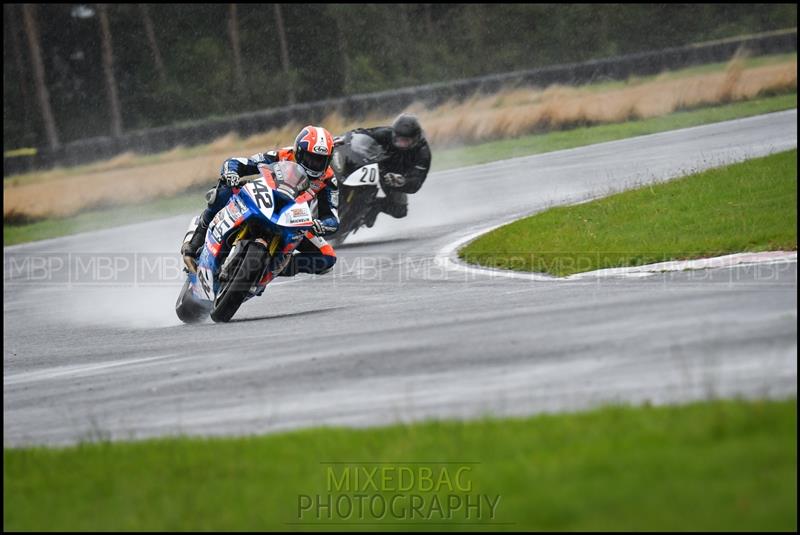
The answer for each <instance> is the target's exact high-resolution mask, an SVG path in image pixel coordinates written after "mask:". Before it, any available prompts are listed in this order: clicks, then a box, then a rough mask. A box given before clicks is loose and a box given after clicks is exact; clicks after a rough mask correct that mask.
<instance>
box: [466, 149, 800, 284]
mask: <svg viewBox="0 0 800 535" xmlns="http://www.w3.org/2000/svg"><path fill="white" fill-rule="evenodd" d="M778 249H783V250H787V249H788V250H796V249H797V149H794V150H790V151H786V152H782V153H778V154H773V155H771V156H767V157H764V158H756V159H753V160H748V161H745V162H742V163H739V164H734V165H730V166H726V167H722V168H717V169H711V170H709V171H705V172H702V173H698V174H695V175H691V176H688V177H683V178H681V179H677V180H672V181H669V182H666V183H662V184H657V185H652V186H645V187H641V188H638V189H635V190H630V191H626V192H623V193H618V194H615V195H611V196H609V197H605V198H603V199H599V200H596V201H592V202H589V203H585V204H580V205H576V206H564V207H556V208H551V209H549V210H546V211H544V212H542V213H540V214H537V215H534V216H531V217H527V218H525V219H521V220H519V221H515V222H514V223H511V224H509V225H505V226H503V227H501V228H499V229H496V230H494V231H492V232H490V233H488V234H485V235H483V236H481V237H480V238H478V239H477V240H475V241H473V242H472V243H470V244H468V245H467V246H466V247H465V248H463V249H462V250H461V251H459V256H460V257H461V258H463V259H464V260H466V261H468V262H474V263H477V264H482V265H485V266H492V267H499V268H505V269H515V270H520V271H536V272H545V273H550V274H553V275H559V276H564V275H570V274H573V273H578V272H583V271H591V270H594V269H602V268H610V267H620V266H633V265H642V264H650V263H654V262H662V261H666V260H679V259H689V258H701V257H707V256H717V255H722V254H726V253H734V252H739V251H766V250H778Z"/></svg>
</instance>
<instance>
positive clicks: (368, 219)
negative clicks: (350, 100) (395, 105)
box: [353, 113, 431, 227]
mask: <svg viewBox="0 0 800 535" xmlns="http://www.w3.org/2000/svg"><path fill="white" fill-rule="evenodd" d="M353 133H358V134H366V135H368V136H370V137H371V138H372V139H374V140H375V141H376V142H377V143H378V144H379V145H380V146H381V147H382V148H383V150H384V153H385V157H384V158H383V159H382V160H381V161H380V162H378V168H379V171H380V177H381V186H382V187H383V191H384V192H386V197H385V198H382V199H379V200H378V202H376V203H375V205H374V206H373V208H372V209H371V210H370V211H369V212H368V213H367V215H366V216H365V218H364V223H365V225H366V226H367V227H371V226H372V225H374V224H375V218H376V217H378V214H379V213H380V212H383V213H386V214H389V215H390V216H392V217H394V218H397V219H400V218H403V217H406V215H407V214H408V197H407V194H409V193H416V192H417V191H419V189H420V188H421V187H422V183H423V182H425V178H427V176H428V171H429V170H430V167H431V149H430V147H429V146H428V140H427V139H425V133H424V132H423V131H422V127H421V126H420V124H419V120H418V119H417V117H416V116H414V115H412V114H410V113H401V114H400V115H399V116H398V117H397V118H396V119H395V120H394V122H393V123H392V126H378V127H375V128H358V129H355V130H353Z"/></svg>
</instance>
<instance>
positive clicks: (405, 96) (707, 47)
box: [3, 28, 797, 176]
mask: <svg viewBox="0 0 800 535" xmlns="http://www.w3.org/2000/svg"><path fill="white" fill-rule="evenodd" d="M740 48H744V49H746V50H747V51H748V52H749V53H750V54H751V55H754V56H758V55H764V54H776V53H785V52H793V51H796V50H797V28H793V29H790V30H779V31H774V32H767V33H762V34H758V35H750V36H742V37H735V38H730V39H722V40H719V41H712V42H707V43H699V44H694V45H687V46H681V47H673V48H667V49H664V50H656V51H650V52H640V53H635V54H627V55H624V56H617V57H613V58H606V59H599V60H591V61H585V62H582V63H572V64H568V65H554V66H550V67H542V68H538V69H529V70H522V71H515V72H508V73H502V74H493V75H490V76H481V77H478V78H469V79H464V80H455V81H450V82H441V83H435V84H427V85H420V86H415V87H406V88H402V89H396V90H391V91H380V92H376V93H366V94H361V95H352V96H349V97H343V98H334V99H327V100H321V101H316V102H308V103H303V104H295V105H292V106H286V107H283V108H271V109H267V110H261V111H256V112H250V113H245V114H240V115H236V116H232V117H226V118H221V119H208V120H205V121H198V122H195V123H190V124H185V125H175V126H164V127H159V128H151V129H147V130H137V131H131V132H128V133H126V134H124V135H123V136H121V137H119V138H112V137H96V138H89V139H81V140H77V141H72V142H69V143H66V144H64V145H62V146H61V147H60V148H59V149H57V150H50V149H49V148H40V149H39V150H38V151H37V153H36V154H35V155H32V156H16V157H13V158H6V157H4V158H3V175H4V176H8V175H12V174H18V173H23V172H27V171H32V170H36V169H47V168H50V167H53V166H55V165H66V166H70V165H76V164H85V163H89V162H92V161H97V160H103V159H107V158H111V157H113V156H115V155H117V154H120V153H122V152H125V151H134V152H137V153H141V154H151V153H156V152H162V151H166V150H170V149H172V148H174V147H176V146H177V145H186V146H192V145H198V144H202V143H208V142H210V141H213V140H214V139H216V138H218V137H220V136H223V135H225V134H227V133H228V132H236V133H237V134H239V135H240V136H249V135H252V134H256V133H259V132H263V131H266V130H269V129H270V128H273V127H277V126H282V125H284V124H286V123H287V122H288V121H290V120H292V119H294V120H296V121H298V122H301V123H306V122H309V123H313V122H319V121H320V120H321V119H323V118H324V117H325V116H326V115H327V114H329V113H330V112H332V111H335V110H336V111H339V112H340V113H341V114H342V115H344V116H346V117H350V118H354V119H358V118H360V117H363V116H364V115H366V114H367V113H369V112H372V111H375V110H381V111H382V112H383V113H385V114H387V115H392V114H394V113H398V112H399V111H401V110H402V109H403V108H405V107H406V106H408V105H409V104H411V103H412V102H415V101H419V102H422V103H424V104H426V105H436V104H438V103H441V102H443V101H445V100H447V99H451V98H456V99H457V98H463V97H465V96H467V95H471V94H473V93H475V92H486V93H489V92H493V91H497V90H498V89H500V88H502V87H505V86H509V85H512V86H513V85H518V86H519V85H528V86H530V85H535V86H547V85H550V84H554V83H560V84H582V83H587V82H594V81H602V80H622V79H626V78H628V77H629V76H633V75H636V76H645V75H648V74H656V73H659V72H661V71H663V70H667V69H678V68H683V67H689V66H692V65H700V64H704V63H715V62H721V61H727V60H728V59H730V58H731V57H732V56H733V55H734V54H735V53H736V52H737V51H738V50H739V49H740Z"/></svg>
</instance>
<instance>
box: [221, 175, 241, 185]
mask: <svg viewBox="0 0 800 535" xmlns="http://www.w3.org/2000/svg"><path fill="white" fill-rule="evenodd" d="M222 180H223V181H224V182H225V183H226V184H227V185H228V186H230V187H232V188H235V187H236V186H238V185H239V173H234V172H229V173H223V174H222Z"/></svg>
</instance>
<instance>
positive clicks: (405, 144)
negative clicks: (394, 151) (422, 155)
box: [394, 136, 414, 149]
mask: <svg viewBox="0 0 800 535" xmlns="http://www.w3.org/2000/svg"><path fill="white" fill-rule="evenodd" d="M413 145H414V138H412V137H408V136H394V146H395V147H397V148H398V149H410V148H411V147H412V146H413Z"/></svg>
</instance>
